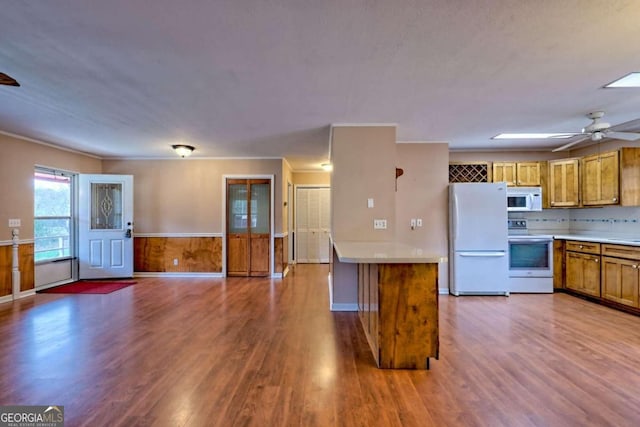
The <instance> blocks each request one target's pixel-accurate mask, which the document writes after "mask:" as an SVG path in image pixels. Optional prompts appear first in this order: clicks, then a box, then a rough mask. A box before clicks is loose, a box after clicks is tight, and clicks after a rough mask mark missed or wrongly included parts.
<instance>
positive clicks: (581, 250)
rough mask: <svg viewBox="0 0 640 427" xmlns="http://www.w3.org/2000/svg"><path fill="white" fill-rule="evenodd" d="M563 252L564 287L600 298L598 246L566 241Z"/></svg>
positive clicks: (596, 244)
mask: <svg viewBox="0 0 640 427" xmlns="http://www.w3.org/2000/svg"><path fill="white" fill-rule="evenodd" d="M565 250H566V252H565V287H566V288H567V289H571V290H574V291H577V292H581V293H583V294H587V295H591V296H594V297H600V244H599V243H591V242H579V241H567V242H566V245H565Z"/></svg>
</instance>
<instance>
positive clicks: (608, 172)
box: [580, 147, 640, 206]
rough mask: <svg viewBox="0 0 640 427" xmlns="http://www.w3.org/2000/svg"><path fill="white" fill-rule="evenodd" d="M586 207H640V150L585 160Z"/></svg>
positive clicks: (582, 165)
mask: <svg viewBox="0 0 640 427" xmlns="http://www.w3.org/2000/svg"><path fill="white" fill-rule="evenodd" d="M580 163H581V167H582V171H581V174H582V185H581V189H582V205H583V206H604V205H621V206H640V148H635V147H625V148H621V149H619V150H615V151H607V152H605V153H599V154H594V155H591V156H587V157H583V158H582V160H581V162H580Z"/></svg>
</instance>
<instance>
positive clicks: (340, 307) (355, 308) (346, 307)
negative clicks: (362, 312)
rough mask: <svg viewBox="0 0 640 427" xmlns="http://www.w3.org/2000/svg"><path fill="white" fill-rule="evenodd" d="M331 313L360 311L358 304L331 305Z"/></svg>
mask: <svg viewBox="0 0 640 427" xmlns="http://www.w3.org/2000/svg"><path fill="white" fill-rule="evenodd" d="M331 311H358V304H357V303H355V304H354V303H334V302H332V303H331Z"/></svg>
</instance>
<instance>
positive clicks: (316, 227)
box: [295, 187, 331, 263]
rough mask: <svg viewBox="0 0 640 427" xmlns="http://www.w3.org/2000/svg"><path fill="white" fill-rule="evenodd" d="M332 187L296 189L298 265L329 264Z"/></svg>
mask: <svg viewBox="0 0 640 427" xmlns="http://www.w3.org/2000/svg"><path fill="white" fill-rule="evenodd" d="M329 191H330V190H329V188H325V187H316V188H298V189H297V190H296V234H295V236H296V262H300V263H327V262H329V230H330V227H331V221H330V216H329V215H330V208H329V202H330V197H329Z"/></svg>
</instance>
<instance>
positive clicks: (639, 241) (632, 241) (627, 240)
mask: <svg viewBox="0 0 640 427" xmlns="http://www.w3.org/2000/svg"><path fill="white" fill-rule="evenodd" d="M553 238H554V239H556V240H580V241H583V242H594V243H609V244H614V245H628V246H640V238H634V237H606V236H594V235H587V234H584V235H583V234H554V235H553Z"/></svg>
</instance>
